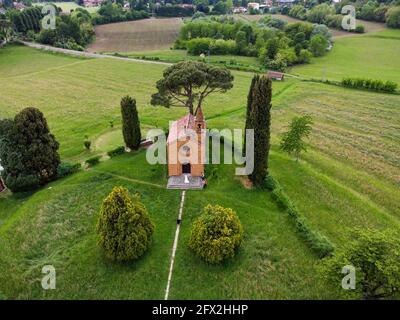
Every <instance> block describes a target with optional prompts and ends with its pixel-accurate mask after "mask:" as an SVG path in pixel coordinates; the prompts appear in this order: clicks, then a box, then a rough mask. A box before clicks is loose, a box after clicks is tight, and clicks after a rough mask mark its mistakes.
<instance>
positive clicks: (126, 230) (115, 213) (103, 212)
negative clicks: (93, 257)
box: [97, 187, 154, 261]
mask: <svg viewBox="0 0 400 320" xmlns="http://www.w3.org/2000/svg"><path fill="white" fill-rule="evenodd" d="M97 232H98V241H97V243H98V245H99V246H100V247H101V248H102V250H103V252H104V255H105V256H106V257H107V258H109V259H111V260H113V261H127V260H132V259H137V258H139V257H140V256H142V255H143V254H144V253H145V252H146V251H147V249H148V248H149V246H150V244H151V240H152V235H153V232H154V224H153V223H152V221H151V220H150V216H149V214H148V212H147V210H146V208H145V206H144V205H143V203H141V202H140V197H139V195H137V194H136V195H135V196H134V197H132V198H131V197H130V195H129V192H128V190H127V189H125V188H123V187H114V188H113V190H112V191H111V193H110V194H109V195H108V196H107V197H106V198H105V199H104V201H103V204H102V206H101V209H100V216H99V220H98V222H97Z"/></svg>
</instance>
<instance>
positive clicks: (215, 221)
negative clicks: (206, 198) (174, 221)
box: [189, 205, 243, 263]
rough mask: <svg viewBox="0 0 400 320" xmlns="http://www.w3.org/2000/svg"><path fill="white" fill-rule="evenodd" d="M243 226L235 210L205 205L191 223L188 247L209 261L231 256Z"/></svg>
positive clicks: (239, 239) (236, 246) (239, 241)
mask: <svg viewBox="0 0 400 320" xmlns="http://www.w3.org/2000/svg"><path fill="white" fill-rule="evenodd" d="M242 237H243V227H242V224H241V222H240V220H239V218H238V216H237V215H236V213H235V211H233V210H232V209H230V208H224V207H221V206H219V205H215V206H212V205H207V206H206V207H205V208H204V210H203V213H202V214H201V215H200V217H199V218H198V219H197V220H196V221H195V222H194V223H193V226H192V229H191V233H190V238H189V247H190V248H191V249H192V250H193V251H194V252H195V254H196V255H197V256H199V257H201V258H203V259H204V260H205V261H207V262H209V263H220V262H222V261H223V260H225V259H227V258H232V257H233V256H234V255H235V251H236V250H237V248H238V247H239V246H240V244H241V242H242Z"/></svg>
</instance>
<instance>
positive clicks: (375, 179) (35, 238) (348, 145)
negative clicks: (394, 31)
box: [0, 35, 400, 299]
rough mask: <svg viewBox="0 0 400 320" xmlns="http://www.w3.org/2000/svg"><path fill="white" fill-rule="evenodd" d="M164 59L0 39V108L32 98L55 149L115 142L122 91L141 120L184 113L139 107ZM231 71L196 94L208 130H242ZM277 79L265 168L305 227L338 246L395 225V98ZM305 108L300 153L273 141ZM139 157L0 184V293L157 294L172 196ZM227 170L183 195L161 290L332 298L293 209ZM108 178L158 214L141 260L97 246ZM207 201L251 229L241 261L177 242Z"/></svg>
mask: <svg viewBox="0 0 400 320" xmlns="http://www.w3.org/2000/svg"><path fill="white" fill-rule="evenodd" d="M391 37H392V35H391ZM365 38H366V39H367V38H368V37H365ZM373 39H375V38H373ZM384 41H386V40H384ZM378 64H379V61H375V65H376V66H377V65H378ZM163 68H164V67H163V66H160V65H148V64H140V63H132V62H126V61H111V60H108V59H78V58H73V57H67V56H63V55H59V54H50V53H46V52H42V51H37V50H34V49H30V48H25V47H18V46H9V47H6V48H5V49H2V50H0V73H1V74H2V78H1V79H0V86H1V88H2V90H4V92H6V94H5V95H4V96H3V95H2V99H1V101H0V112H1V116H2V117H11V116H14V115H15V114H16V113H17V112H18V111H19V110H21V109H22V108H23V107H26V106H35V107H38V108H40V109H41V110H42V111H43V112H44V114H45V116H46V117H47V119H48V121H49V125H50V127H51V129H52V131H53V132H54V133H55V135H56V137H57V139H58V140H59V141H60V143H61V155H62V157H63V159H64V160H69V161H75V160H82V159H86V158H89V157H90V156H93V155H95V154H97V153H98V152H100V151H107V150H110V149H112V148H113V147H114V146H115V145H120V144H122V139H121V136H120V135H119V134H118V131H119V130H120V128H119V127H118V126H119V125H120V118H119V117H120V115H119V114H120V110H119V101H120V98H121V96H123V95H125V94H131V95H132V96H134V97H135V98H136V99H137V101H138V108H139V114H140V117H141V123H142V125H143V128H144V129H146V128H150V127H155V126H158V127H164V128H166V127H167V126H168V121H169V120H174V119H176V118H178V117H179V116H181V115H183V114H184V113H185V110H183V109H165V108H156V107H152V106H150V105H149V101H150V96H151V94H152V93H153V92H154V88H155V82H156V81H157V80H158V79H159V78H160V77H161V74H162V71H163ZM346 75H347V74H346ZM234 76H235V83H234V88H233V89H232V90H231V91H229V92H228V93H225V94H220V95H215V96H213V97H210V98H209V99H208V100H207V103H206V104H205V107H204V113H205V115H206V118H207V119H208V127H209V128H226V127H229V128H242V127H243V124H244V119H245V112H246V110H245V105H246V96H247V91H248V87H249V84H250V80H251V77H252V74H251V73H244V72H234ZM273 89H274V96H273V115H272V119H273V120H272V121H273V126H272V128H273V130H272V133H273V135H272V143H273V152H272V154H271V159H270V169H271V172H272V174H273V175H274V176H276V177H277V179H278V180H279V181H280V183H281V184H282V186H283V187H284V189H285V191H286V193H287V194H288V195H289V197H290V198H291V200H292V201H293V202H294V204H295V205H296V207H297V208H298V209H299V212H300V213H301V214H302V215H304V217H306V219H307V222H308V223H309V225H310V226H311V228H312V229H313V230H316V231H318V232H320V233H321V234H322V235H325V236H327V237H328V238H329V240H331V241H332V242H333V243H334V244H335V245H336V246H340V245H341V244H342V243H343V242H344V241H346V240H347V239H348V230H349V228H350V227H364V228H367V227H368V228H378V229H384V228H398V219H399V215H400V207H399V204H398V198H399V196H400V194H399V188H398V185H399V183H400V180H399V179H400V177H399V173H398V172H399V170H398V168H399V166H400V159H399V154H400V152H399V144H398V141H399V139H400V136H399V134H398V130H397V127H398V125H397V124H398V121H399V119H400V109H399V108H398V105H399V102H400V97H399V96H396V95H387V94H377V93H371V92H365V91H358V90H351V89H345V88H340V87H335V86H327V85H324V84H317V83H307V82H299V81H296V80H288V81H284V82H282V83H281V82H274V84H273ZM302 113H310V114H311V115H312V117H313V119H314V122H315V124H314V130H313V133H312V136H311V139H310V141H309V142H310V150H309V152H308V153H307V154H305V155H304V156H303V157H302V159H301V161H300V162H298V163H296V162H295V161H294V160H293V159H291V158H289V157H287V156H286V155H283V154H282V153H281V152H280V151H279V150H278V148H277V146H278V142H279V140H278V138H279V134H280V133H281V132H283V130H286V125H287V123H288V121H289V120H290V119H291V118H292V117H293V116H294V115H298V114H302ZM111 119H114V121H115V126H116V127H115V128H113V129H111V128H110V126H109V121H110V120H111ZM85 134H88V135H89V136H90V138H91V139H92V141H97V142H98V141H101V142H102V144H101V148H99V149H101V150H97V148H96V149H95V150H93V151H92V152H90V153H88V152H85V151H84V150H83V139H84V135H85ZM102 138H103V139H102ZM95 145H96V143H95ZM143 157H144V156H143V154H138V155H125V156H121V157H117V158H113V159H112V160H110V161H108V162H106V163H103V164H100V165H98V166H96V167H94V169H92V170H91V171H87V172H82V173H78V174H76V175H74V176H72V177H69V178H66V179H64V180H60V181H57V182H54V183H52V184H50V185H49V186H48V187H52V188H51V189H48V188H45V189H42V190H40V191H38V192H37V193H35V194H33V195H26V196H25V197H24V196H19V197H16V196H8V195H7V194H5V195H4V194H3V195H1V198H0V220H2V222H1V225H0V241H1V242H2V244H1V247H2V248H4V250H2V252H1V253H0V269H1V270H4V271H3V272H2V273H1V275H0V277H1V281H0V283H1V285H0V292H1V293H3V295H6V296H8V297H18V298H27V297H36V298H42V297H45V298H78V297H79V298H95V297H96V298H134V299H140V298H162V297H163V293H164V292H163V290H164V289H165V283H166V277H167V271H168V266H169V254H170V248H171V246H172V241H173V233H174V227H175V219H176V215H177V210H178V206H179V203H178V202H179V194H178V193H177V192H176V191H167V190H165V189H164V186H165V178H164V177H165V173H164V169H162V168H153V167H151V166H148V165H147V164H146V163H145V161H144V158H143ZM95 170H96V171H95ZM232 170H233V169H232V168H231V167H221V168H219V169H218V178H211V179H210V187H209V188H207V189H206V190H204V191H202V192H194V191H193V192H192V191H191V192H188V194H187V202H186V205H185V213H184V223H183V225H182V233H181V240H180V247H179V248H178V252H177V261H176V269H175V271H174V278H173V284H172V291H171V296H170V297H171V298H189V297H191V298H249V299H251V298H329V296H328V295H329V293H328V292H325V291H324V288H323V284H322V283H321V282H320V280H319V279H318V277H317V276H316V272H315V263H316V262H317V259H316V257H315V256H314V255H313V254H312V252H311V251H310V250H309V248H307V246H306V245H305V243H304V242H303V241H302V240H301V238H300V237H299V236H298V235H297V233H296V231H295V229H294V226H293V224H292V222H291V221H290V219H289V217H288V216H287V215H286V214H285V213H283V212H281V211H279V210H278V209H277V208H276V206H275V204H274V203H273V202H272V200H271V199H270V197H269V195H268V194H266V193H265V192H259V191H252V190H247V189H245V188H243V187H242V185H241V183H240V182H239V181H238V180H236V179H234V176H233V173H232ZM97 171H103V172H104V173H108V174H114V176H112V175H111V176H110V175H107V174H106V175H100V173H99V172H97ZM154 184H156V185H160V186H161V187H158V186H155V185H154ZM114 185H124V186H127V187H128V188H129V189H130V190H131V191H138V192H140V193H142V196H143V201H144V203H145V205H146V206H147V207H148V209H149V211H150V213H151V214H152V216H153V218H154V219H155V222H156V225H157V229H156V233H155V239H154V244H153V246H152V249H151V250H150V252H149V253H148V254H147V255H146V256H145V257H144V258H143V259H142V260H140V261H139V262H137V263H132V264H128V265H113V264H109V263H107V262H105V261H104V260H103V259H102V257H101V255H100V252H99V251H98V250H97V249H96V245H95V233H94V225H95V221H96V217H97V211H98V208H99V205H100V202H101V200H102V199H103V197H104V196H105V195H106V194H107V193H108V192H109V191H110V190H111V188H112V187H113V186H114ZM155 194H157V196H156V197H155V196H154V195H155ZM209 202H210V203H214V204H215V203H218V204H221V205H224V206H229V207H232V208H234V209H235V210H236V211H237V212H238V214H239V216H240V218H241V220H242V223H243V224H244V226H245V230H247V231H246V238H245V242H244V246H243V248H242V250H240V252H239V255H238V257H237V259H235V260H233V261H231V262H228V263H227V264H226V265H223V266H220V267H209V266H207V265H206V264H203V263H202V262H201V261H199V260H198V259H197V258H195V257H194V256H193V255H192V254H191V253H190V251H188V249H187V247H186V246H185V243H186V241H187V239H188V233H189V228H190V223H191V222H192V221H193V219H194V218H195V216H196V215H198V214H199V213H200V209H201V207H202V206H203V205H204V204H206V203H209ZM32 230H35V232H32ZM51 262H53V263H54V264H55V265H56V268H57V270H58V288H59V289H58V290H55V291H52V292H45V293H43V292H42V290H41V289H39V288H40V283H39V280H40V277H41V273H40V266H42V265H43V264H48V263H51ZM15 266H17V267H15ZM149 281H152V282H151V283H152V284H151V285H149ZM43 295H45V296H43Z"/></svg>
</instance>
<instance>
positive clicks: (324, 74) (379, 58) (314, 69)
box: [290, 29, 400, 86]
mask: <svg viewBox="0 0 400 320" xmlns="http://www.w3.org/2000/svg"><path fill="white" fill-rule="evenodd" d="M399 52H400V30H396V29H387V30H384V31H380V32H376V33H370V34H366V35H360V36H352V37H343V38H338V39H335V43H334V46H333V48H332V51H331V52H330V53H328V54H327V55H325V56H324V57H321V58H314V59H313V60H312V63H311V64H307V65H300V66H296V67H294V68H292V70H291V71H290V72H291V73H293V74H297V75H300V76H304V77H309V78H314V79H330V80H342V78H344V77H363V78H371V79H381V80H385V81H386V80H390V81H394V82H396V83H397V84H398V85H399V86H400V72H399V70H400V54H399Z"/></svg>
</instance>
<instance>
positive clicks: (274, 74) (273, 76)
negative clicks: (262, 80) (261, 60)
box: [267, 71, 285, 81]
mask: <svg viewBox="0 0 400 320" xmlns="http://www.w3.org/2000/svg"><path fill="white" fill-rule="evenodd" d="M267 77H268V78H270V79H272V80H279V81H282V80H284V77H285V75H284V74H283V73H282V72H277V71H268V73H267Z"/></svg>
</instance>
